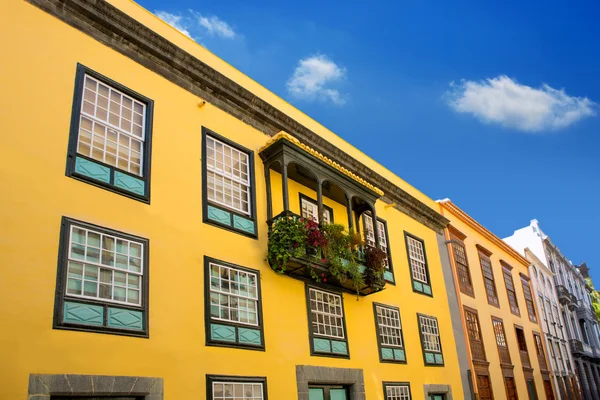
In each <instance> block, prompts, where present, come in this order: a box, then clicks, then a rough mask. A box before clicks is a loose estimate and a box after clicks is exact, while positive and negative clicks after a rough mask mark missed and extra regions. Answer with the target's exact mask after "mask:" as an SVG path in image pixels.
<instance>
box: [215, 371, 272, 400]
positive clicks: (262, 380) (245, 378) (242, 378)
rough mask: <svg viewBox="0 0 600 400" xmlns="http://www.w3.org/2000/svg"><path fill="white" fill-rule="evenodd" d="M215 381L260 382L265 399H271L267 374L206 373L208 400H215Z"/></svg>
mask: <svg viewBox="0 0 600 400" xmlns="http://www.w3.org/2000/svg"><path fill="white" fill-rule="evenodd" d="M215 381H221V382H228V383H260V384H262V386H263V400H269V391H268V388H267V377H266V376H237V375H210V374H206V400H213V394H214V393H213V383H214V382H215Z"/></svg>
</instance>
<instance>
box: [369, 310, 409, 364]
mask: <svg viewBox="0 0 600 400" xmlns="http://www.w3.org/2000/svg"><path fill="white" fill-rule="evenodd" d="M373 309H374V311H375V326H376V327H377V340H378V345H379V346H378V347H379V360H380V361H381V362H398V363H406V354H405V352H404V339H403V336H402V324H401V322H400V310H399V309H398V307H392V306H386V305H383V304H377V303H373Z"/></svg>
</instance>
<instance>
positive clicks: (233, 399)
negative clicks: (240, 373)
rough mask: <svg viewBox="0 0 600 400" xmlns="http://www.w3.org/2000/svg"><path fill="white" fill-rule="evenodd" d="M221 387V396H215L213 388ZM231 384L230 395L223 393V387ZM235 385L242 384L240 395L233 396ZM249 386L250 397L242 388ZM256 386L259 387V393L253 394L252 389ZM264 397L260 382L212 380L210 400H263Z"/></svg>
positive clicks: (262, 386)
mask: <svg viewBox="0 0 600 400" xmlns="http://www.w3.org/2000/svg"><path fill="white" fill-rule="evenodd" d="M219 385H220V386H221V387H222V394H223V396H219V397H217V396H216V395H215V392H216V391H215V388H216V387H218V386H219ZM229 385H230V386H231V387H232V391H231V395H227V396H226V395H225V387H227V386H229ZM236 386H242V396H241V397H239V396H235V395H234V393H235V387H236ZM247 386H250V387H252V397H247V396H246V392H245V391H244V389H245V388H246V387H247ZM256 387H260V393H258V394H255V393H254V391H255V389H256ZM264 398H265V387H264V384H263V383H262V382H235V381H213V382H212V399H210V400H264Z"/></svg>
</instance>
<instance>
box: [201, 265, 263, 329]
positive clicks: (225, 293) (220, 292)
mask: <svg viewBox="0 0 600 400" xmlns="http://www.w3.org/2000/svg"><path fill="white" fill-rule="evenodd" d="M213 266H215V267H218V268H219V276H218V280H219V289H215V288H214V287H213V285H212V283H213V275H212V267H213ZM221 269H225V270H227V271H228V277H230V278H231V272H232V271H234V272H235V273H237V274H245V275H249V276H253V277H254V285H250V283H249V282H251V280H250V279H247V282H248V283H245V285H247V286H248V293H249V295H248V296H245V295H241V294H239V293H233V291H232V289H231V288H230V289H229V291H225V290H222V289H221V286H222V285H221V283H222V282H223V279H222V275H220V272H221ZM208 270H209V279H210V282H209V284H208V288H209V289H208V290H209V293H208V301H209V309H210V308H212V305H213V303H212V296H211V294H212V293H215V294H217V295H218V296H219V304H218V307H219V311H220V310H221V307H222V305H221V303H220V297H221V296H227V297H228V299H229V302H228V304H231V298H232V297H235V298H236V299H237V300H238V306H237V308H235V310H236V311H237V313H238V320H234V319H231V318H223V317H221V316H220V315H221V313H219V317H215V316H214V315H212V312H211V314H210V318H211V319H212V320H215V321H225V322H230V323H234V324H240V325H247V326H254V327H258V326H259V325H260V315H259V307H260V299H259V292H258V279H259V276H258V274H256V273H253V272H249V271H246V270H243V269H240V268H235V267H232V266H229V265H224V264H220V263H218V262H214V261H211V262H209V265H208ZM228 282H230V283H233V282H235V281H232V280H230V279H229V280H228ZM241 284H242V283H238V285H241ZM251 287H253V288H254V293H255V294H256V296H255V297H252V296H251V294H250V288H251ZM238 292H239V289H238ZM240 299H241V300H245V301H246V302H254V303H255V305H256V306H255V310H254V313H255V314H256V322H255V323H254V322H245V321H240V320H239V319H240V313H241V312H244V311H245V312H246V313H249V312H251V310H250V308H247V309H246V310H243V309H241V308H240V306H239V300H240ZM227 308H229V309H230V310H232V309H234V308H233V307H231V306H227Z"/></svg>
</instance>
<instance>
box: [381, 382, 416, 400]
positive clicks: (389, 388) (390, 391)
mask: <svg viewBox="0 0 600 400" xmlns="http://www.w3.org/2000/svg"><path fill="white" fill-rule="evenodd" d="M383 395H384V398H385V400H411V396H410V384H409V383H408V382H383Z"/></svg>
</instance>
